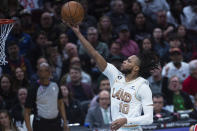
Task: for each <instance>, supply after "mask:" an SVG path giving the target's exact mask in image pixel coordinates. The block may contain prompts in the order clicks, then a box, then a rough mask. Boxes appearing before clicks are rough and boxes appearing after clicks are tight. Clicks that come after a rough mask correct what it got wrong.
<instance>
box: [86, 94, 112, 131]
mask: <svg viewBox="0 0 197 131" xmlns="http://www.w3.org/2000/svg"><path fill="white" fill-rule="evenodd" d="M98 102H99V105H98V106H96V107H92V108H89V110H88V113H87V115H86V119H85V125H88V126H89V127H90V128H104V127H107V126H109V124H110V123H111V117H110V108H109V104H110V95H109V92H108V91H106V90H102V91H101V92H100V93H99V98H98Z"/></svg>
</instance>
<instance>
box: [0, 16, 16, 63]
mask: <svg viewBox="0 0 197 131" xmlns="http://www.w3.org/2000/svg"><path fill="white" fill-rule="evenodd" d="M13 26H14V23H13V22H11V23H9V22H7V23H4V22H3V20H1V19H0V65H5V64H7V63H8V62H7V61H6V59H5V58H6V55H5V42H6V39H7V37H8V34H9V33H10V31H11V29H12V27H13Z"/></svg>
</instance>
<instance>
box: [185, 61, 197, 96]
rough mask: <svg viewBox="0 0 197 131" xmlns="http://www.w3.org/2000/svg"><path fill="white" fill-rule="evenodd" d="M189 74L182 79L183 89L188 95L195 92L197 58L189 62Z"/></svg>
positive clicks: (196, 89) (196, 86) (196, 87)
mask: <svg viewBox="0 0 197 131" xmlns="http://www.w3.org/2000/svg"><path fill="white" fill-rule="evenodd" d="M189 68H190V76H189V77H187V78H186V79H185V80H184V81H183V91H185V92H187V93H188V94H190V95H195V94H196V93H197V59H195V60H192V61H191V62H190V63H189Z"/></svg>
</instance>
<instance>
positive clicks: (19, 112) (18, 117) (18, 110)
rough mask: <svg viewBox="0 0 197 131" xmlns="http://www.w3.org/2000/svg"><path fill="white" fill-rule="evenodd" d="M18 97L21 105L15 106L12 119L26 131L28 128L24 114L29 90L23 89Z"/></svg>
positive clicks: (12, 110) (18, 93)
mask: <svg viewBox="0 0 197 131" xmlns="http://www.w3.org/2000/svg"><path fill="white" fill-rule="evenodd" d="M17 96H18V101H19V103H17V104H15V105H14V106H13V108H12V109H11V117H12V119H13V121H14V123H15V124H16V126H17V127H20V128H23V129H26V126H25V124H24V113H23V112H24V106H25V101H26V98H27V88H24V87H21V88H20V89H19V90H18V92H17Z"/></svg>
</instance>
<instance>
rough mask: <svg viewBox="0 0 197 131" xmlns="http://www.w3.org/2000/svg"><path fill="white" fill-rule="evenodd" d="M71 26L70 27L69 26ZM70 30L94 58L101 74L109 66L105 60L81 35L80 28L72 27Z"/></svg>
mask: <svg viewBox="0 0 197 131" xmlns="http://www.w3.org/2000/svg"><path fill="white" fill-rule="evenodd" d="M69 26H70V25H69ZM70 28H71V29H72V30H73V31H74V33H75V34H76V36H77V37H78V39H79V40H80V41H81V43H82V45H83V47H84V48H85V50H86V51H87V52H88V53H89V55H91V56H92V57H93V59H94V60H95V61H96V63H97V65H98V68H99V69H100V71H101V72H103V71H104V70H105V68H106V66H107V62H106V61H105V59H104V58H103V57H102V56H101V55H100V54H99V53H98V52H97V51H96V50H95V49H94V48H93V46H92V45H91V44H90V43H89V42H88V40H87V39H86V38H85V37H84V36H83V35H82V34H81V32H80V31H79V26H78V25H76V26H70Z"/></svg>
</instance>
